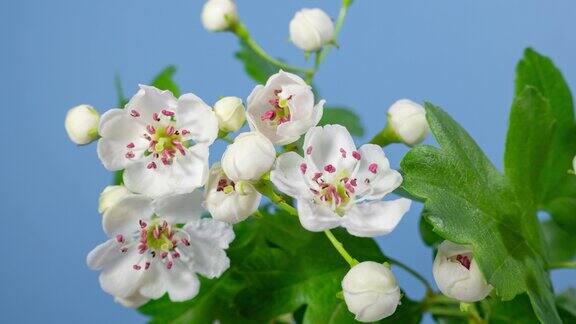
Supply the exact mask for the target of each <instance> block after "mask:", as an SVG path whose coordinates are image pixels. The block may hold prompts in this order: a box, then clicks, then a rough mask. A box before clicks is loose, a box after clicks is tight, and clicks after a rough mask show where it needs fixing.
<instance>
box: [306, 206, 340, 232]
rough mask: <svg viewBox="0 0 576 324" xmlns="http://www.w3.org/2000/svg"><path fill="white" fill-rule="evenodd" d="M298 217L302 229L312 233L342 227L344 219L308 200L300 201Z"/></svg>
mask: <svg viewBox="0 0 576 324" xmlns="http://www.w3.org/2000/svg"><path fill="white" fill-rule="evenodd" d="M297 207H298V217H299V218H300V223H301V224H302V227H304V228H305V229H307V230H309V231H312V232H321V231H325V230H327V229H331V228H335V227H338V226H340V224H341V223H342V218H341V217H340V216H338V215H337V214H335V213H334V212H333V211H332V210H331V209H330V208H328V207H326V206H324V205H320V204H316V203H314V202H313V201H310V200H308V199H298V201H297Z"/></svg>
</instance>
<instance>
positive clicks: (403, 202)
mask: <svg viewBox="0 0 576 324" xmlns="http://www.w3.org/2000/svg"><path fill="white" fill-rule="evenodd" d="M303 150H304V157H302V156H300V155H298V154H297V153H295V152H288V153H284V154H282V155H280V156H279V157H278V159H277V160H276V163H275V165H274V167H273V169H272V171H271V174H270V179H271V180H272V182H273V183H274V184H275V185H276V187H277V188H278V189H279V190H280V191H282V192H284V193H285V194H287V195H289V196H292V197H294V198H295V199H296V201H297V208H298V215H299V217H300V222H301V223H302V226H303V227H304V228H306V229H307V230H310V231H323V230H327V229H330V228H334V227H338V226H343V227H345V228H346V229H347V230H348V232H349V233H350V234H352V235H356V236H362V237H374V236H379V235H384V234H388V233H389V232H391V231H392V230H393V229H394V228H395V227H396V225H397V224H398V222H399V221H400V219H401V218H402V216H403V215H404V214H405V213H406V212H407V211H408V209H409V208H410V203H411V201H410V200H409V199H405V198H400V199H396V200H392V201H382V198H384V196H386V195H387V194H389V193H391V192H392V191H393V190H394V189H396V188H398V186H400V184H401V183H402V176H401V175H400V173H398V172H397V171H395V170H392V169H390V164H389V162H388V159H387V158H386V156H385V155H384V152H383V151H382V148H381V147H379V146H377V145H373V144H365V145H362V146H361V147H360V148H359V149H356V146H355V145H354V141H353V140H352V136H350V133H349V132H348V130H346V128H344V127H343V126H340V125H326V126H324V127H314V128H312V129H310V130H309V131H308V132H307V133H306V136H305V137H304V147H303Z"/></svg>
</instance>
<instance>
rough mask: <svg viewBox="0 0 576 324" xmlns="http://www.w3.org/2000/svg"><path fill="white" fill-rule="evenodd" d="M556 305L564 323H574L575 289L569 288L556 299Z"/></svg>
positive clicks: (575, 311) (575, 320) (575, 315)
mask: <svg viewBox="0 0 576 324" xmlns="http://www.w3.org/2000/svg"><path fill="white" fill-rule="evenodd" d="M556 305H557V306H558V310H559V311H560V316H561V317H562V320H563V321H564V323H576V289H575V288H569V289H568V290H566V291H565V292H563V293H562V294H560V295H559V296H558V297H556Z"/></svg>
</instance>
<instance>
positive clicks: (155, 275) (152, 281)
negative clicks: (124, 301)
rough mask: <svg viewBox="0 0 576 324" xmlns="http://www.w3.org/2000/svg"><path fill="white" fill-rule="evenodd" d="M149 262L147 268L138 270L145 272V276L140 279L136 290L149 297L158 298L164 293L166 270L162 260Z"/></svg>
mask: <svg viewBox="0 0 576 324" xmlns="http://www.w3.org/2000/svg"><path fill="white" fill-rule="evenodd" d="M155 261H156V262H151V263H150V267H149V268H148V269H147V270H144V269H142V270H140V271H144V272H145V277H144V278H143V280H142V283H141V285H140V289H139V290H138V292H139V293H140V294H141V295H142V296H144V297H148V298H151V299H158V298H160V297H162V296H163V295H164V294H165V293H166V280H165V278H164V276H165V273H164V272H165V271H170V270H167V269H166V268H165V267H166V266H165V264H164V263H163V262H159V261H158V260H155Z"/></svg>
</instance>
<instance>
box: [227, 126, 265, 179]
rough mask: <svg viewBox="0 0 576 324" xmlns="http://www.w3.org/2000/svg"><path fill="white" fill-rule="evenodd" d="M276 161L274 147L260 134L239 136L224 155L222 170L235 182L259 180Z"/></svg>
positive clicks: (249, 133)
mask: <svg viewBox="0 0 576 324" xmlns="http://www.w3.org/2000/svg"><path fill="white" fill-rule="evenodd" d="M274 160H276V150H275V149H274V145H272V143H271V142H270V141H269V140H268V139H267V138H266V137H264V136H263V135H262V134H260V133H258V132H246V133H242V134H240V135H238V136H237V137H236V139H234V143H232V144H230V145H228V147H227V148H226V151H225V152H224V155H222V169H224V172H225V173H226V175H227V176H228V178H230V179H232V180H234V181H240V180H258V179H260V177H261V176H262V175H263V174H264V173H266V172H268V171H270V169H271V168H272V164H273V163H274Z"/></svg>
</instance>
